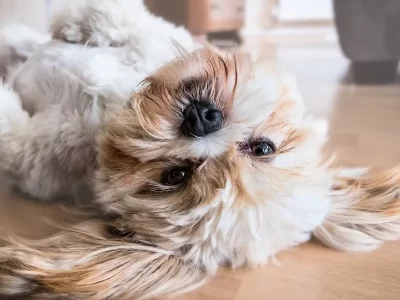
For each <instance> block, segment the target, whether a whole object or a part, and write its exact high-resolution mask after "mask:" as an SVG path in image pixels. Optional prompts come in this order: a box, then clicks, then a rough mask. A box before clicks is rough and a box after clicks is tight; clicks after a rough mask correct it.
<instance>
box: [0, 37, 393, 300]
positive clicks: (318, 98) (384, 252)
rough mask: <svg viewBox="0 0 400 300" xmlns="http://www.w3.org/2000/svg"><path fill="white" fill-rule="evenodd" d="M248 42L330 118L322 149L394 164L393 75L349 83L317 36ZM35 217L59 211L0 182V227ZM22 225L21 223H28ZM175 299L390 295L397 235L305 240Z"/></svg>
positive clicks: (345, 158)
mask: <svg viewBox="0 0 400 300" xmlns="http://www.w3.org/2000/svg"><path fill="white" fill-rule="evenodd" d="M246 46H248V48H249V49H252V50H253V51H254V50H257V51H258V52H259V53H261V55H262V56H264V57H268V58H272V59H276V60H278V61H280V62H281V63H282V64H283V65H284V66H286V67H287V69H289V70H290V71H292V73H294V74H295V75H296V77H297V78H298V81H299V85H300V88H301V91H302V93H303V95H304V98H305V100H306V103H307V106H308V109H309V112H310V113H312V114H314V115H316V116H318V117H325V118H328V119H329V120H330V124H331V132H330V136H331V139H330V142H329V145H328V147H327V151H329V152H331V151H334V152H335V153H336V154H337V156H338V159H339V160H340V161H341V162H342V163H343V164H345V165H347V166H365V165H366V166H374V167H379V168H380V167H389V166H392V165H394V164H399V163H400V134H399V132H400V80H399V83H398V84H394V85H389V86H356V85H354V84H352V83H351V81H349V76H348V62H347V61H346V60H345V59H344V58H343V57H342V55H341V53H340V51H339V49H338V47H337V45H336V44H335V43H332V42H318V41H302V42H293V41H290V42H287V41H283V42H282V41H280V42H276V41H272V40H269V39H267V38H257V39H255V40H249V41H248V42H247V44H246ZM43 216H47V217H51V218H57V220H60V219H62V218H64V216H65V214H64V213H63V212H62V211H61V210H60V209H56V208H53V207H49V206H45V205H41V204H37V203H34V202H32V201H26V200H24V199H21V198H18V197H16V196H14V195H12V194H11V192H10V191H9V190H8V189H7V188H6V185H5V184H4V185H3V188H2V189H0V234H1V231H2V230H6V231H7V230H10V229H12V230H14V231H16V232H17V233H21V234H25V235H26V234H28V235H31V236H38V235H43V234H44V233H45V232H48V231H49V230H50V229H49V228H48V227H47V226H46V225H45V221H44V218H43ZM28 228H29V230H28ZM177 299H179V300H189V299H190V300H192V299H193V300H196V299H199V300H200V299H201V300H228V299H229V300H230V299H235V300H253V299H277V300H278V299H279V300H286V299H296V300H299V299H302V300H303V299H304V300H342V299H346V300H347V299H349V300H358V299H360V300H375V299H383V300H398V299H400V242H399V243H391V244H387V245H385V246H384V247H382V248H381V249H379V250H377V251H375V252H372V253H366V254H363V253H341V252H338V251H334V250H331V249H327V248H324V247H323V246H321V245H318V244H317V243H313V242H311V243H309V244H305V245H302V246H300V247H297V248H295V249H291V250H289V251H286V252H284V253H281V254H279V255H278V256H277V258H276V261H275V262H271V263H270V264H268V265H267V266H265V267H263V268H259V269H256V270H236V271H228V270H227V271H223V272H221V274H220V275H219V276H218V277H217V278H216V279H214V280H212V281H211V282H210V283H209V284H207V285H206V286H204V287H203V288H201V289H199V290H197V291H195V292H192V293H189V294H186V295H183V296H181V297H178V298H177Z"/></svg>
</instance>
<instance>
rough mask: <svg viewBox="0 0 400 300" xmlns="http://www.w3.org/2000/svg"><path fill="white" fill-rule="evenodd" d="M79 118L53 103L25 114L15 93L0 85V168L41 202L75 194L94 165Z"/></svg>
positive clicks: (89, 134)
mask: <svg viewBox="0 0 400 300" xmlns="http://www.w3.org/2000/svg"><path fill="white" fill-rule="evenodd" d="M85 116H86V115H84V116H80V115H78V114H76V113H75V112H68V111H65V110H63V109H62V108H61V107H57V106H54V107H52V108H49V109H48V110H45V111H43V112H40V113H38V114H36V115H34V116H32V117H29V115H28V114H27V112H25V111H24V110H23V109H22V107H21V103H20V99H19V97H18V95H17V94H16V93H15V92H14V91H12V90H11V89H10V88H8V87H7V86H4V85H0V170H1V171H3V172H6V173H7V174H9V175H11V176H10V177H11V178H13V179H15V183H16V184H17V186H18V187H19V188H20V189H21V190H22V191H23V192H25V193H28V194H29V195H31V196H33V197H37V198H40V199H42V200H47V199H53V198H54V197H62V196H67V195H68V196H70V195H71V193H72V194H74V193H75V192H76V193H78V194H79V191H77V189H80V190H81V191H83V188H85V185H84V184H83V185H82V183H84V182H85V180H86V181H88V179H89V178H90V177H91V172H93V170H94V167H95V153H94V146H93V143H94V137H93V136H92V135H93V133H92V132H91V131H90V130H89V129H88V126H87V125H88V123H87V122H85V121H86V120H85ZM89 117H90V116H89ZM84 192H87V190H84ZM80 200H86V199H80Z"/></svg>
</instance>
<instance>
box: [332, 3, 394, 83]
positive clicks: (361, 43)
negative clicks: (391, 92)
mask: <svg viewBox="0 0 400 300" xmlns="http://www.w3.org/2000/svg"><path fill="white" fill-rule="evenodd" d="M333 3H334V11H335V23H336V28H337V31H338V35H339V41H340V46H341V48H342V51H343V53H344V54H345V55H346V57H347V58H348V59H350V60H351V62H352V73H353V79H354V81H355V82H356V83H360V84H363V83H377V84H378V83H391V82H393V81H394V80H395V79H396V75H397V65H398V60H399V59H400V34H399V33H398V29H399V27H400V1H399V0H381V1H377V0H334V2H333Z"/></svg>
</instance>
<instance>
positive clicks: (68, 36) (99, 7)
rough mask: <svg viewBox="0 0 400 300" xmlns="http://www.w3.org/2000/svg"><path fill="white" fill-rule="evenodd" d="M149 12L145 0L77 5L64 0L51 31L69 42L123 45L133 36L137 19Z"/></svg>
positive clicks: (100, 0)
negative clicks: (134, 20) (138, 16)
mask: <svg viewBox="0 0 400 300" xmlns="http://www.w3.org/2000/svg"><path fill="white" fill-rule="evenodd" d="M146 13H147V11H146V8H145V6H144V4H143V1H142V0H113V1H104V0H81V1H79V3H77V2H74V3H73V5H71V3H70V1H68V2H67V3H66V2H65V1H64V2H61V3H60V4H59V5H58V7H55V13H54V17H53V20H52V24H51V32H52V34H53V37H54V38H55V39H59V40H63V41H66V42H69V43H75V44H85V45H90V46H94V47H110V46H112V47H120V46H124V45H126V44H128V43H129V42H130V40H131V39H132V31H133V30H134V28H135V25H134V23H133V19H135V18H137V15H140V16H141V17H142V18H143V15H145V16H146ZM147 14H148V13H147ZM145 16H144V18H145Z"/></svg>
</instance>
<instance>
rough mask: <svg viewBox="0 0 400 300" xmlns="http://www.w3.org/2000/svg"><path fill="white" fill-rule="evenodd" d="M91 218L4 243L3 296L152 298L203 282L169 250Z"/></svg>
mask: <svg viewBox="0 0 400 300" xmlns="http://www.w3.org/2000/svg"><path fill="white" fill-rule="evenodd" d="M107 228H108V227H107V225H105V224H104V223H101V222H89V223H85V224H82V225H80V226H78V227H74V228H71V229H70V230H68V231H63V232H61V233H58V234H56V235H54V236H52V237H49V238H46V239H42V240H38V241H27V240H22V239H13V240H10V241H9V245H8V246H4V247H2V248H0V298H1V299H4V298H6V299H49V298H50V299H99V300H100V299H149V298H154V297H157V296H160V295H168V294H173V293H178V292H180V291H182V290H187V289H190V288H192V287H196V286H198V285H199V284H201V283H202V282H204V279H205V277H206V276H205V274H204V273H203V272H202V271H201V270H200V269H199V268H197V267H196V266H194V265H192V264H191V263H189V262H185V261H183V260H182V259H180V258H179V257H177V256H175V255H174V254H173V253H169V252H168V251H165V250H162V249H159V248H155V247H151V246H146V245H141V244H135V243H130V242H125V241H123V240H122V239H121V238H114V239H112V238H111V237H110V236H109V233H108V232H109V230H107Z"/></svg>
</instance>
